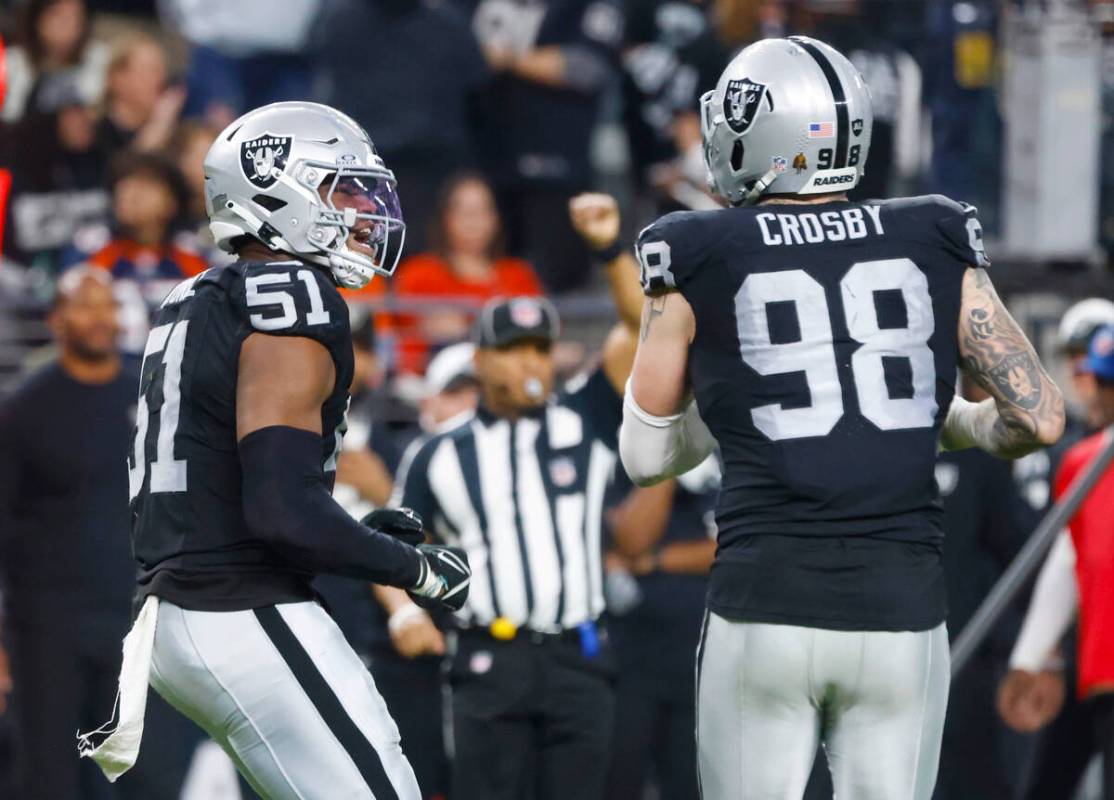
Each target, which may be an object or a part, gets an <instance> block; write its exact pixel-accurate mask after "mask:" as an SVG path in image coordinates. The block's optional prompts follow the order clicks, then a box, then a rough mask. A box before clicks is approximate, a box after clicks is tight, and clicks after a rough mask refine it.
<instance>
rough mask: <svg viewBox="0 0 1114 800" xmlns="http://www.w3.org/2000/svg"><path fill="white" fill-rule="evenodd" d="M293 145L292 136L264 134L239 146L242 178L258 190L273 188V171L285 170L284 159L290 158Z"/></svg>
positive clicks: (274, 178) (276, 178)
mask: <svg viewBox="0 0 1114 800" xmlns="http://www.w3.org/2000/svg"><path fill="white" fill-rule="evenodd" d="M293 143H294V137H293V136H278V135H276V134H273V133H265V134H263V135H262V136H257V137H255V138H254V139H249V140H248V141H246V142H244V143H243V144H241V145H240V167H241V168H242V169H243V171H244V177H245V178H247V179H248V181H249V182H250V183H251V185H252V186H258V187H259V188H260V189H268V188H270V187H271V186H274V184H275V181H276V180H278V177H277V176H276V175H275V170H276V169H277V170H278V171H279V172H282V171H283V170H284V169H286V159H287V158H289V156H290V145H292V144H293Z"/></svg>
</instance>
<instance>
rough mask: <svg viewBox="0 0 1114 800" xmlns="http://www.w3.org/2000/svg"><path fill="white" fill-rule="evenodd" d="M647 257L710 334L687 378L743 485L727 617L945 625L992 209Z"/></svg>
mask: <svg viewBox="0 0 1114 800" xmlns="http://www.w3.org/2000/svg"><path fill="white" fill-rule="evenodd" d="M638 253H639V258H640V261H641V262H642V269H643V285H644V288H645V289H646V291H647V293H649V294H654V293H656V292H661V291H667V290H670V289H676V290H678V291H680V292H681V294H682V295H684V297H685V299H686V300H687V301H688V303H689V304H690V305H691V307H692V310H693V313H694V316H695V318H696V334H695V339H694V341H693V343H692V346H691V347H690V349H689V378H690V380H691V384H692V389H693V393H694V395H695V397H696V402H697V405H698V407H699V409H700V413H701V416H702V417H703V418H704V420H705V422H706V423H707V425H708V427H709V429H710V430H711V432H712V433H713V435H715V437H716V439H717V441H718V442H719V445H720V448H721V450H722V454H723V461H724V472H725V474H724V482H723V488H722V492H721V495H720V499H719V504H718V508H717V512H716V519H717V525H718V528H719V543H720V547H719V553H718V556H717V564H716V568H714V569H713V575H712V587H711V591H710V603H711V604H712V607H713V609H714V610H720V611H722V612H724V613H730V614H733V615H735V616H743V617H747V618H751V619H756V620H765V621H780V622H802V623H808V624H815V623H818V622H820V623H823V624H824V625H827V626H833V627H862V628H907V627H929V626H931V625H934V624H936V623H938V622H939V621H940V620H942V619H943V615H944V601H943V576H942V572H941V569H940V559H939V545H940V542H941V540H942V537H943V533H942V527H941V510H940V507H939V504H938V502H937V491H936V485H935V478H934V468H935V463H936V452H937V443H938V438H939V429H940V426H941V424H942V423H943V420H944V418H945V416H946V414H947V410H948V406H949V404H950V403H951V400H952V396H953V394H954V391H955V379H956V369H957V361H958V345H957V326H958V315H959V304H960V290H961V286H962V280H963V274H964V270H965V269H966V267H967V266H968V265H973V266H986V265H987V263H988V262H987V260H986V256H985V252H984V250H983V247H982V241H981V230H980V228H979V225H978V220H977V218H976V217H975V210H974V208H972V207H970V206H964V205H961V204H958V203H955V202H953V201H951V200H948V199H947V198H944V197H940V196H931V197H918V198H910V199H903V200H890V201H872V202H867V203H852V202H847V201H837V202H832V203H825V204H819V205H788V204H772V205H761V206H757V207H750V208H733V209H723V210H717V211H709V212H683V213H678V214H671V215H669V216H666V217H664V218H662V219H661V220H659V221H658V222H657V223H655V224H654V225H652V226H650V227H649V228H647V229H646V230H645V231H643V233H642V234H641V236H640V237H639V242H638ZM825 538H826V539H828V541H824V539H825ZM851 539H855V541H851ZM882 564H885V565H886V567H885V570H884V571H883V572H882V574H881V575H876V574H875V573H874V572H872V569H874V568H878V569H879V570H881V567H880V565H882ZM793 574H798V575H799V576H800V582H801V583H802V584H804V585H803V586H802V587H797V586H794V583H795V581H794V580H793V578H792V575H793ZM717 606H718V609H717Z"/></svg>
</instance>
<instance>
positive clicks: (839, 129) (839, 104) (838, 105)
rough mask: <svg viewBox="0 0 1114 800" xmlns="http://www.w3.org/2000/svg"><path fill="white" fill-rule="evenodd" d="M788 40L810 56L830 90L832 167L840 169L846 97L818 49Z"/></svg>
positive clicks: (843, 159) (845, 133)
mask: <svg viewBox="0 0 1114 800" xmlns="http://www.w3.org/2000/svg"><path fill="white" fill-rule="evenodd" d="M789 40H790V41H791V42H793V43H794V44H796V45H797V46H798V47H800V48H801V49H802V50H804V51H805V52H806V53H808V54H809V55H810V56H812V59H813V61H815V62H816V64H817V66H819V67H820V71H821V72H823V73H824V77H825V78H826V79H827V81H828V86H830V87H831V89H832V99H833V100H835V112H836V121H835V127H836V149H835V161H834V163H833V164H832V167H833V168H835V169H842V168H843V167H846V166H847V143H848V140H849V139H850V135H849V134H850V131H851V125H850V122H849V119H848V118H849V116H850V115H849V114H848V113H847V95H846V93H844V91H843V83H842V82H841V81H840V80H839V75H838V74H836V71H835V67H833V66H832V62H831V61H829V60H828V57H827V56H826V55H824V53H823V52H822V51H821V50H820V48H819V47H817V46H816V45H814V44H813V43H812V42H809V41H806V40H804V39H803V38H801V37H798V36H790V37H789Z"/></svg>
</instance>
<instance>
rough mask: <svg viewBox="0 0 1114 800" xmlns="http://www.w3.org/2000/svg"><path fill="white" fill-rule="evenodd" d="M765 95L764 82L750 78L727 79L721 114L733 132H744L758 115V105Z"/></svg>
mask: <svg viewBox="0 0 1114 800" xmlns="http://www.w3.org/2000/svg"><path fill="white" fill-rule="evenodd" d="M765 96H766V84H764V83H756V82H755V81H752V80H751V79H750V78H741V79H738V80H733V81H729V82H728V84H727V91H726V92H725V93H724V95H723V116H724V119H726V120H727V124H728V126H730V128H731V130H733V131H735V133H745V132H746V130H747V128H749V127H750V126H751V124H752V123H753V122H754V118H755V117H756V116H757V115H758V107H759V106H760V105H761V103H762V99H763V98H764V97H765Z"/></svg>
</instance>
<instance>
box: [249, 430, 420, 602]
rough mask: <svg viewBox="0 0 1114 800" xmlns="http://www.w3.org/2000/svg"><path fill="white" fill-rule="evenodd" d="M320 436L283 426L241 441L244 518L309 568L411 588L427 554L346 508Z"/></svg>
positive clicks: (259, 533)
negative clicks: (331, 482)
mask: <svg viewBox="0 0 1114 800" xmlns="http://www.w3.org/2000/svg"><path fill="white" fill-rule="evenodd" d="M323 449H324V445H323V443H322V439H321V435H320V434H317V433H313V432H312V431H305V430H300V429H298V428H291V427H287V426H283V425H275V426H271V427H267V428H261V429H260V430H257V431H253V432H251V433H249V434H248V435H247V436H245V437H244V438H243V439H241V440H240V464H241V466H242V468H243V476H244V478H243V504H244V519H245V520H246V521H247V525H248V528H249V529H250V530H251V532H252V533H253V534H254V535H255V536H257V537H259V538H260V539H261V540H263V541H265V542H267V543H268V544H269V545H271V546H272V547H274V548H275V549H276V550H277V551H279V552H281V553H282V554H283V555H284V556H285V557H286V558H288V559H290V560H291V561H292V562H293V563H295V564H297V565H298V566H300V567H303V568H305V569H306V570H308V571H312V572H316V573H327V574H332V575H341V576H343V577H347V578H356V579H359V580H365V581H370V582H372V583H381V584H386V585H388V586H398V587H400V588H403V589H409V588H410V587H412V586H413V585H414V584H415V583H417V581H418V576H419V572H420V569H421V556H420V555H419V553H418V551H417V550H415V549H414V548H413V547H410V546H409V545H407V544H403V543H402V542H400V541H398V540H397V539H394V538H392V537H390V536H387V535H386V534H383V533H380V532H378V531H373V530H371V529H370V528H367V527H365V526H363V525H361V524H360V523H359V522H357V521H356V520H354V519H353V518H352V517H351V516H349V515H348V513H347V512H345V511H344V509H342V508H341V507H340V506H339V505H338V504H337V502H336V501H335V500H333V497H332V495H331V494H330V493H329V490H328V488H327V487H326V485H325V475H324V472H323V471H322V467H321V453H322V451H323Z"/></svg>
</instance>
